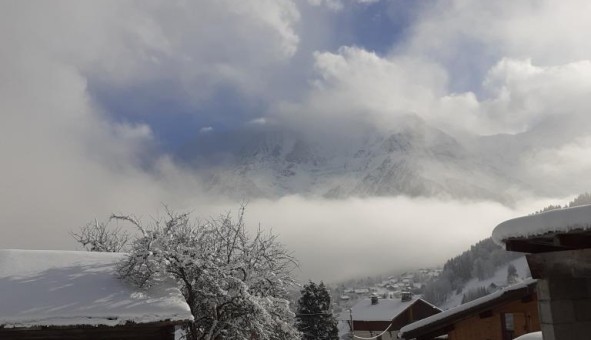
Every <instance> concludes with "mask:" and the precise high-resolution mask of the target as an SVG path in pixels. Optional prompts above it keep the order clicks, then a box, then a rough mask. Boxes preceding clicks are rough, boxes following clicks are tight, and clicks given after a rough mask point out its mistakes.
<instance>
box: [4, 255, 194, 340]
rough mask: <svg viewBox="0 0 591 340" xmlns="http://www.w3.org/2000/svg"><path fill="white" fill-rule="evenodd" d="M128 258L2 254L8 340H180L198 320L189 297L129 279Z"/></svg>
mask: <svg viewBox="0 0 591 340" xmlns="http://www.w3.org/2000/svg"><path fill="white" fill-rule="evenodd" d="M124 256H125V254H115V253H90V252H74V251H36V250H0V339H3V340H4V339H31V340H32V339H50V340H51V339H72V340H74V339H85V340H99V339H102V340H104V339H129V340H131V339H138V340H139V339H142V340H152V339H153V340H156V339H159V340H167V339H169V340H173V339H174V336H175V335H174V333H175V329H176V328H177V327H178V326H181V325H184V324H186V323H188V322H190V321H192V319H193V317H192V315H191V313H190V311H189V306H188V305H187V304H186V302H185V301H184V298H183V297H182V295H181V292H180V291H179V290H178V289H177V288H176V287H175V286H174V284H172V283H170V282H168V283H167V282H163V283H161V284H158V285H155V286H153V287H151V288H149V289H147V290H140V289H137V288H135V287H133V286H131V285H129V284H127V283H126V282H124V281H122V280H121V279H119V278H118V276H117V272H116V265H117V263H118V262H119V261H120V260H121V259H122V258H123V257H124Z"/></svg>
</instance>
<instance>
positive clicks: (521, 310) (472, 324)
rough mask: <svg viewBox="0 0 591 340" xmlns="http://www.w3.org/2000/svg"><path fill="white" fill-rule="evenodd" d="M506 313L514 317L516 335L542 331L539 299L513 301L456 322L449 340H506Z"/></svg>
mask: <svg viewBox="0 0 591 340" xmlns="http://www.w3.org/2000/svg"><path fill="white" fill-rule="evenodd" d="M504 313H512V314H513V315H514V333H513V337H511V338H516V337H518V336H520V335H523V334H526V333H530V332H536V331H539V330H540V321H539V316H538V304H537V298H535V297H533V298H531V299H527V300H525V301H513V302H510V303H507V304H504V305H502V306H499V307H496V308H493V309H492V310H491V311H490V312H486V313H481V314H480V315H475V316H472V317H470V318H468V319H464V320H461V321H458V322H456V323H455V324H454V325H453V327H454V329H453V330H452V331H450V332H449V333H448V336H449V338H448V339H449V340H506V339H504V338H503V318H504Z"/></svg>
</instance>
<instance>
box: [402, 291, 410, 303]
mask: <svg viewBox="0 0 591 340" xmlns="http://www.w3.org/2000/svg"><path fill="white" fill-rule="evenodd" d="M400 300H401V301H402V302H406V301H410V300H412V293H411V292H409V291H404V292H402V294H401V295H400Z"/></svg>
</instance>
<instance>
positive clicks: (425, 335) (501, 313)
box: [399, 280, 540, 340]
mask: <svg viewBox="0 0 591 340" xmlns="http://www.w3.org/2000/svg"><path fill="white" fill-rule="evenodd" d="M539 330H540V322H539V318H538V306H537V294H536V281H535V280H529V281H527V282H524V283H520V284H517V285H514V286H511V287H508V288H505V289H504V290H500V291H497V292H495V293H493V294H490V295H488V296H484V297H481V298H479V299H476V300H473V301H470V302H467V303H465V304H463V305H460V306H457V307H455V308H452V309H449V310H446V311H444V312H442V313H439V314H436V315H434V316H431V317H428V318H425V319H423V320H420V321H417V322H415V323H412V324H410V325H407V326H405V327H403V328H402V329H401V331H400V334H399V336H400V337H401V338H402V339H406V340H410V339H416V340H433V339H441V338H445V339H448V340H511V339H514V338H516V337H518V336H520V335H523V334H527V333H530V332H534V331H539Z"/></svg>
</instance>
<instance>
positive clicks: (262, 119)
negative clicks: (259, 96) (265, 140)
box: [248, 117, 267, 125]
mask: <svg viewBox="0 0 591 340" xmlns="http://www.w3.org/2000/svg"><path fill="white" fill-rule="evenodd" d="M248 124H254V125H265V124H267V118H265V117H259V118H255V119H252V120H250V121H249V122H248Z"/></svg>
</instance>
